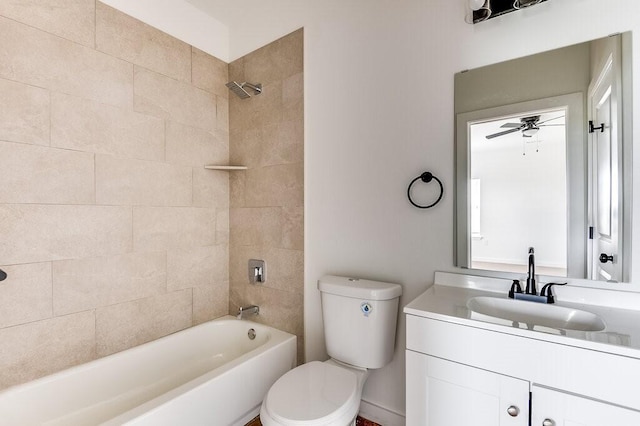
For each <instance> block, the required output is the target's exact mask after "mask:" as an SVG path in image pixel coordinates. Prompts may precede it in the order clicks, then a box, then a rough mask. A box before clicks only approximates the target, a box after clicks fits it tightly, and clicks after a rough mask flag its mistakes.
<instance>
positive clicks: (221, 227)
mask: <svg viewBox="0 0 640 426" xmlns="http://www.w3.org/2000/svg"><path fill="white" fill-rule="evenodd" d="M229 216H230V215H229V209H228V208H227V209H220V210H218V211H217V212H216V243H217V244H229Z"/></svg>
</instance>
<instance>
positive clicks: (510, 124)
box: [500, 123, 522, 128]
mask: <svg viewBox="0 0 640 426" xmlns="http://www.w3.org/2000/svg"><path fill="white" fill-rule="evenodd" d="M521 126H522V123H504V124H503V125H502V126H500V127H501V128H507V127H521Z"/></svg>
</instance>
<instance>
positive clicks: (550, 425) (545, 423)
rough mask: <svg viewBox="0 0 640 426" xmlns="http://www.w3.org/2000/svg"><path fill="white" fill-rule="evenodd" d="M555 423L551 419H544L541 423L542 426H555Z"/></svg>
mask: <svg viewBox="0 0 640 426" xmlns="http://www.w3.org/2000/svg"><path fill="white" fill-rule="evenodd" d="M555 424H556V422H554V421H553V420H551V419H544V420H543V421H542V426H555Z"/></svg>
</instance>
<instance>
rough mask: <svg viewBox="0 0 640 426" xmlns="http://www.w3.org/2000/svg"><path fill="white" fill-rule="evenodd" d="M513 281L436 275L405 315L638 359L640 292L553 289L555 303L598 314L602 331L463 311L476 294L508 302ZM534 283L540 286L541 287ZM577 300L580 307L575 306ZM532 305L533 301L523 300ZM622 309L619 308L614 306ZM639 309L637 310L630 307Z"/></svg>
mask: <svg viewBox="0 0 640 426" xmlns="http://www.w3.org/2000/svg"><path fill="white" fill-rule="evenodd" d="M510 285H511V280H504V279H498V278H485V277H476V276H471V275H462V274H451V273H443V272H436V275H435V284H434V285H433V286H432V287H430V288H429V289H428V290H427V291H425V292H424V293H423V294H421V295H420V296H418V297H417V298H416V299H415V300H413V301H412V302H410V303H409V304H408V305H406V306H405V308H404V312H405V313H406V314H408V315H416V316H420V317H425V318H431V319H435V320H440V321H447V322H452V323H457V324H461V325H465V326H470V327H476V328H482V329H486V330H493V331H496V332H500V333H507V334H512V335H518V336H522V337H526V338H531V339H537V340H544V341H549V342H554V343H559V344H563V345H569V346H575V347H581V348H585V349H591V350H596V351H600V352H606V353H611V354H617V355H622V356H628V357H632V358H638V359H640V294H638V293H631V292H622V291H611V290H601V289H593V288H582V287H571V286H565V287H558V288H557V289H556V287H554V294H556V299H557V302H556V305H557V306H565V307H569V308H577V309H580V310H583V311H587V312H591V313H593V314H596V315H598V316H599V317H600V318H601V319H602V320H603V321H604V323H605V325H606V327H605V329H604V330H602V331H594V332H585V331H574V330H560V329H552V328H546V327H539V326H535V327H533V329H529V328H527V325H526V324H517V323H513V322H512V321H508V320H504V319H500V318H493V317H489V316H486V315H477V314H476V313H475V312H472V311H471V310H470V309H468V308H467V302H468V301H469V299H471V298H473V297H478V296H490V297H499V298H505V299H506V298H508V296H507V293H508V289H509V287H510ZM541 287H542V286H541V284H538V288H541ZM575 301H579V302H580V303H576V302H575ZM526 303H535V302H526ZM617 306H620V307H617ZM634 307H637V309H632V308H634Z"/></svg>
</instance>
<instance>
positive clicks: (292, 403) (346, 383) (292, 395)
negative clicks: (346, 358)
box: [260, 361, 366, 426]
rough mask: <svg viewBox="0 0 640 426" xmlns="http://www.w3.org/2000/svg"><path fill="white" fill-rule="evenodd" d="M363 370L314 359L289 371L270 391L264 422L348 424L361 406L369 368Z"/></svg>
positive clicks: (312, 425) (316, 425) (285, 425)
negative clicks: (363, 387)
mask: <svg viewBox="0 0 640 426" xmlns="http://www.w3.org/2000/svg"><path fill="white" fill-rule="evenodd" d="M361 373H362V374H360V375H359V374H358V373H357V372H356V371H354V370H352V369H349V368H346V367H339V366H338V365H336V364H335V363H333V362H331V361H328V362H319V361H312V362H309V363H307V364H303V365H301V366H299V367H297V368H294V369H293V370H290V371H289V372H287V373H286V374H285V375H283V376H282V377H281V378H280V379H278V380H277V381H276V382H275V383H274V385H273V386H272V387H271V389H270V390H269V392H268V393H267V396H266V397H265V399H264V401H263V404H262V409H261V412H260V417H261V420H262V424H263V425H264V426H271V425H283V426H289V425H305V426H320V425H347V424H348V423H349V422H350V421H352V420H353V419H354V418H355V416H356V414H357V413H358V409H359V407H360V397H361V394H362V385H363V384H364V380H362V379H363V378H366V371H362V372H361ZM359 376H361V377H359Z"/></svg>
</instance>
